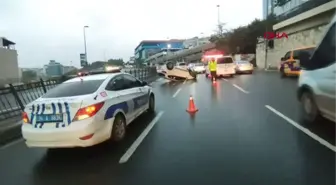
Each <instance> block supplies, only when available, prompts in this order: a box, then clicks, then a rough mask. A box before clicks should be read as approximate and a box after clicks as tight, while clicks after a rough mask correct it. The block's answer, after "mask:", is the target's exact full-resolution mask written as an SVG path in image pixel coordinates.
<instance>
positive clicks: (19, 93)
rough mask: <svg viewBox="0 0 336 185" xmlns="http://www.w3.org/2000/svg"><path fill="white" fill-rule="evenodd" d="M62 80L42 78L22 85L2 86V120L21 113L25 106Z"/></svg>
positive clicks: (0, 119)
mask: <svg viewBox="0 0 336 185" xmlns="http://www.w3.org/2000/svg"><path fill="white" fill-rule="evenodd" d="M59 83H60V81H56V80H48V81H43V80H42V79H41V80H40V81H38V82H32V83H28V84H22V85H12V84H9V87H3V88H0V121H3V120H6V119H9V118H13V117H16V116H20V115H21V111H22V110H23V109H24V106H25V105H27V104H28V103H30V102H32V101H34V100H35V99H37V98H39V97H40V96H42V95H43V94H44V93H46V92H47V91H48V90H49V89H52V88H54V87H55V86H56V85H57V84H59Z"/></svg>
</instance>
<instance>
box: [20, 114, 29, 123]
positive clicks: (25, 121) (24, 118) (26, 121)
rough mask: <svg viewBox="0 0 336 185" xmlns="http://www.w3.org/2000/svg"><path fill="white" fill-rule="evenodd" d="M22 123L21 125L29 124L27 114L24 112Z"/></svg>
mask: <svg viewBox="0 0 336 185" xmlns="http://www.w3.org/2000/svg"><path fill="white" fill-rule="evenodd" d="M22 121H23V123H30V122H29V118H28V114H27V113H26V112H23V113H22Z"/></svg>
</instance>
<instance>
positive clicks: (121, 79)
mask: <svg viewBox="0 0 336 185" xmlns="http://www.w3.org/2000/svg"><path fill="white" fill-rule="evenodd" d="M154 110H155V97H154V93H153V91H152V88H151V87H149V86H148V85H147V83H146V82H142V81H139V80H138V79H136V78H135V77H133V76H131V75H129V74H126V73H114V74H98V75H91V76H83V77H76V78H73V79H70V80H68V81H65V82H63V83H62V84H60V85H58V86H56V87H55V88H53V89H51V90H49V91H48V92H47V93H46V94H45V95H44V96H42V97H40V98H39V99H37V100H35V101H33V102H31V103H29V104H28V105H27V106H26V108H25V111H24V113H23V125H22V135H23V138H24V139H25V140H26V144H27V146H28V147H46V148H67V147H87V146H92V145H95V144H98V143H101V142H103V141H105V140H109V139H111V140H113V141H120V140H122V139H123V138H124V137H125V133H126V126H127V125H128V124H129V123H130V122H132V121H133V120H134V119H135V118H137V117H138V116H139V115H140V114H142V113H144V112H146V111H147V112H150V113H153V112H154Z"/></svg>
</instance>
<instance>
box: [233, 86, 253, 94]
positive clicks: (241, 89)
mask: <svg viewBox="0 0 336 185" xmlns="http://www.w3.org/2000/svg"><path fill="white" fill-rule="evenodd" d="M232 85H233V86H234V87H235V88H237V89H239V90H240V91H241V92H243V93H245V94H248V93H249V92H248V91H246V90H244V89H243V88H241V87H239V86H238V85H236V84H232Z"/></svg>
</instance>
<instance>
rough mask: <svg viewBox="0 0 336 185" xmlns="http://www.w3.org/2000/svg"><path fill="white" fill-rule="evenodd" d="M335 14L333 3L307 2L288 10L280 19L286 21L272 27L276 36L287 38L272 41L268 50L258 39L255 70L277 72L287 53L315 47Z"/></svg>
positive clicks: (335, 0)
mask: <svg viewBox="0 0 336 185" xmlns="http://www.w3.org/2000/svg"><path fill="white" fill-rule="evenodd" d="M321 3H323V4H322V5H321ZM335 12H336V0H310V1H307V2H306V3H304V4H302V5H300V6H298V8H294V9H293V10H290V13H288V14H287V16H285V17H282V19H283V18H286V17H287V19H285V20H282V21H280V22H278V23H277V24H275V25H273V30H274V31H275V32H278V33H282V32H284V33H286V34H287V35H288V38H286V39H275V40H274V44H273V47H270V46H267V45H266V44H265V40H264V39H263V38H260V39H259V43H258V44H257V47H256V61H257V66H258V67H259V68H274V69H276V68H278V67H279V65H280V63H279V62H280V59H281V57H283V56H284V55H285V54H286V53H287V52H288V51H290V50H293V49H295V48H302V47H309V46H317V45H318V43H319V42H320V41H321V39H322V37H323V35H324V33H325V31H326V28H327V25H328V23H329V22H330V21H331V19H332V18H333V17H334V15H335ZM281 16H282V15H280V17H281ZM266 46H267V50H266ZM266 52H267V54H266Z"/></svg>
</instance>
